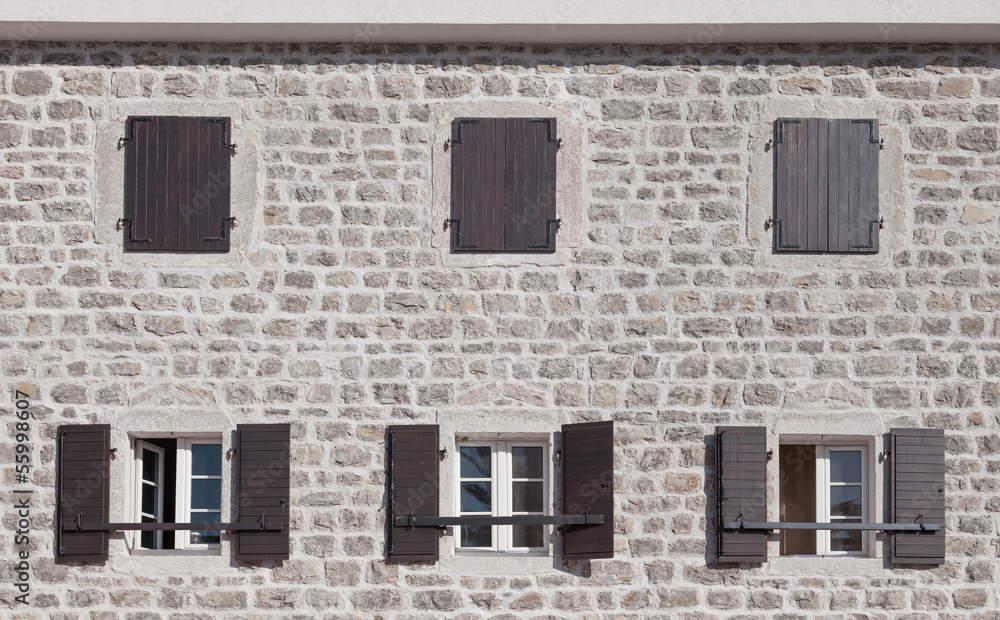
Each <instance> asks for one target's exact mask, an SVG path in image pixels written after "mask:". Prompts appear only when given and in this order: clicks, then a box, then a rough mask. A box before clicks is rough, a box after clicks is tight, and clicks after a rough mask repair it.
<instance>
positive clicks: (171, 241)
mask: <svg viewBox="0 0 1000 620" xmlns="http://www.w3.org/2000/svg"><path fill="white" fill-rule="evenodd" d="M125 133H126V135H125V139H124V140H123V145H124V148H125V217H124V220H123V224H122V234H123V235H124V249H125V251H126V252H163V251H168V250H172V249H176V248H177V189H178V188H177V183H176V178H177V117H174V116H152V117H129V118H128V119H127V120H126V121H125Z"/></svg>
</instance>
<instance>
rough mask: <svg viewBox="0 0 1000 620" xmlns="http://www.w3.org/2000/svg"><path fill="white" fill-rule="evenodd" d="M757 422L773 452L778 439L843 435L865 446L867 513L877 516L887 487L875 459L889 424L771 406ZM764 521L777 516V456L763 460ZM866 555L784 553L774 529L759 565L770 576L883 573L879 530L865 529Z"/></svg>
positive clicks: (863, 416)
mask: <svg viewBox="0 0 1000 620" xmlns="http://www.w3.org/2000/svg"><path fill="white" fill-rule="evenodd" d="M761 423H762V424H764V425H765V426H766V427H767V430H768V432H767V449H768V450H773V451H774V452H773V453H774V454H778V450H779V445H780V444H781V443H813V444H823V443H826V444H833V443H838V442H840V441H843V442H844V443H850V444H854V445H857V444H859V443H863V444H864V445H867V446H868V448H869V449H868V455H867V459H868V472H869V478H870V480H869V482H870V484H869V488H868V508H869V510H868V515H869V517H870V518H871V519H872V521H873V522H876V523H878V522H882V521H883V516H884V515H885V510H886V508H885V502H884V501H883V494H884V493H885V492H886V486H885V485H886V480H885V479H884V475H883V473H884V471H883V470H884V464H883V463H881V462H880V461H879V454H880V453H881V452H882V449H883V438H884V436H885V434H886V433H888V432H889V425H888V424H887V423H885V422H883V420H882V419H881V417H880V416H878V415H876V414H871V413H854V412H844V411H828V412H821V413H801V412H798V413H789V412H776V413H769V414H765V415H764V418H763V420H761ZM767 486H768V505H767V518H768V521H779V520H780V519H779V495H778V493H779V471H778V463H777V462H776V460H772V461H769V462H768V467H767ZM868 535H869V537H870V538H869V547H868V548H869V557H783V556H781V548H780V542H779V536H778V534H777V533H775V534H774V535H772V536H771V537H770V538H769V540H768V550H767V555H768V560H767V562H765V563H764V565H763V570H764V571H765V572H766V574H768V575H774V576H793V575H797V576H806V575H808V576H827V577H860V576H881V575H885V571H886V568H887V567H886V564H885V561H884V560H883V545H882V544H879V543H882V542H884V536H883V535H881V534H879V533H877V532H869V533H868Z"/></svg>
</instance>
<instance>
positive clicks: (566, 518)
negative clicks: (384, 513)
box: [393, 514, 604, 527]
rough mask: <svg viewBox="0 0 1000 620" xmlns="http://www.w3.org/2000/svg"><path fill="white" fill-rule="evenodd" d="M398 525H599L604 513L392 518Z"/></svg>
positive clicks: (410, 516) (602, 521) (408, 516)
mask: <svg viewBox="0 0 1000 620" xmlns="http://www.w3.org/2000/svg"><path fill="white" fill-rule="evenodd" d="M393 523H395V524H396V525H397V526H398V527H449V526H453V525H601V524H602V523H604V515H592V514H585V515H523V516H516V517H488V516H472V517H417V516H414V515H407V516H405V517H396V518H395V519H394V520H393Z"/></svg>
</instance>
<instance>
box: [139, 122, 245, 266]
mask: <svg viewBox="0 0 1000 620" xmlns="http://www.w3.org/2000/svg"><path fill="white" fill-rule="evenodd" d="M229 131H230V121H229V119H228V118H200V117H178V116H151V117H130V118H129V119H128V120H127V121H126V136H125V139H124V140H123V144H124V148H125V209H124V211H125V216H124V218H123V225H122V232H123V235H124V249H125V251H126V252H228V251H229V238H230V228H231V221H232V220H231V218H230V209H229V203H230V157H231V148H230V144H229Z"/></svg>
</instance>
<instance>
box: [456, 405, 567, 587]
mask: <svg viewBox="0 0 1000 620" xmlns="http://www.w3.org/2000/svg"><path fill="white" fill-rule="evenodd" d="M437 423H438V432H439V433H440V435H439V442H440V444H439V445H440V446H441V447H442V448H445V449H446V453H445V458H444V460H443V461H441V471H440V493H439V495H440V498H439V502H440V505H439V514H440V515H441V516H449V517H450V516H456V515H457V507H458V493H457V491H458V485H457V484H455V483H454V481H455V480H457V479H458V468H459V460H458V453H457V449H456V447H457V445H458V443H459V442H461V441H474V440H493V441H496V440H498V439H503V440H506V439H518V440H528V441H534V442H544V443H546V444H547V446H548V450H547V456H548V459H549V463H548V466H549V471H550V475H549V477H548V484H547V489H546V494H547V495H546V497H547V498H548V500H547V501H548V504H547V509H548V511H549V513H550V514H551V513H552V511H553V509H554V507H555V506H554V503H555V502H554V501H553V498H555V497H557V496H558V495H557V493H558V492H559V491H561V485H560V486H559V487H557V486H556V483H555V479H556V478H558V477H559V470H558V467H556V466H554V465H553V462H552V456H553V455H554V454H555V450H556V447H555V439H556V433H558V432H560V431H561V428H562V427H561V424H562V420H561V419H560V418H559V417H558V416H556V415H555V414H553V413H551V412H548V411H541V410H535V409H528V410H524V409H513V410H504V409H496V408H493V409H488V410H487V409H483V410H477V409H467V410H455V411H439V412H438V415H437ZM546 527H548V528H550V532H549V533H550V535H549V537H548V549H547V551H545V552H542V553H537V552H531V553H488V552H473V553H467V552H466V551H462V552H461V553H457V552H456V551H457V549H456V547H457V543H456V541H455V537H454V529H455V528H448V529H447V530H446V531H445V534H444V536H443V537H442V539H441V542H440V559H439V560H438V567H439V569H440V570H441V571H442V572H448V573H458V574H522V575H524V574H537V573H543V572H548V571H551V570H553V569H561V568H562V559H561V551H562V549H561V546H562V545H561V541H560V539H559V537H558V536H555V535H552V534H553V532H552V531H551V528H552V527H553V526H546Z"/></svg>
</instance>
